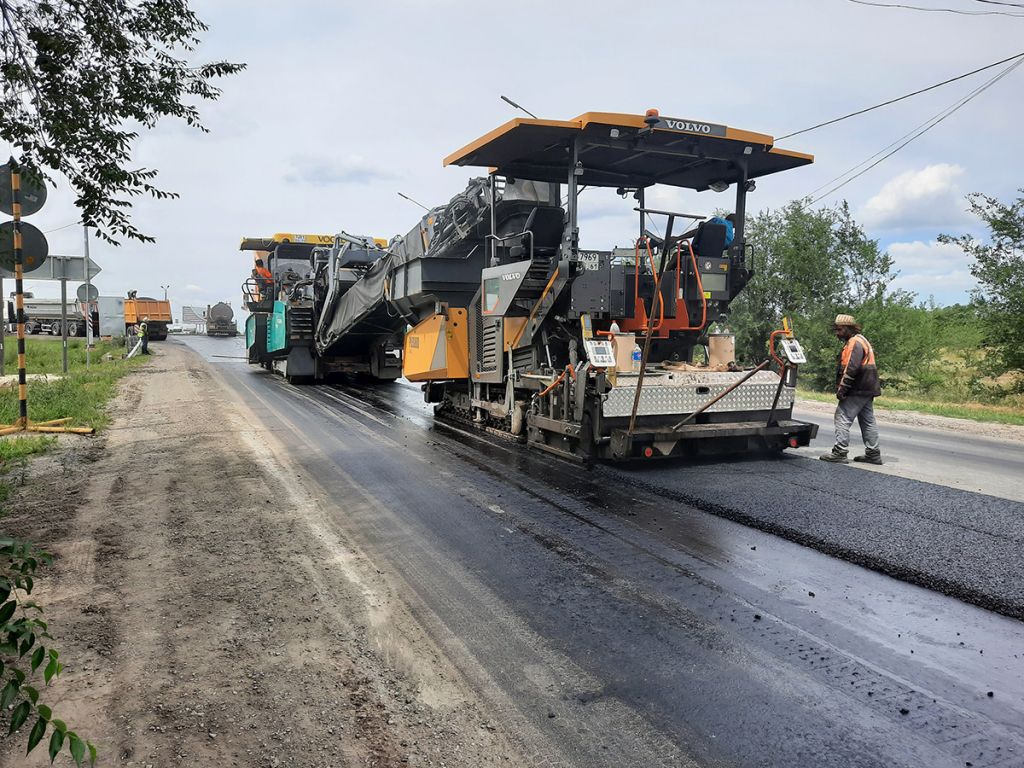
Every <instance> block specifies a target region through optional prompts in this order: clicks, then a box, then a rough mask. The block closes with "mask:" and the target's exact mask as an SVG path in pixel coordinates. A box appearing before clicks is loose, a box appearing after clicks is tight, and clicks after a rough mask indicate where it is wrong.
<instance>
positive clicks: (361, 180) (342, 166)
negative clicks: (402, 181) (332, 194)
mask: <svg viewBox="0 0 1024 768" xmlns="http://www.w3.org/2000/svg"><path fill="white" fill-rule="evenodd" d="M395 178H397V177H396V176H395V175H394V174H392V173H390V172H388V171H387V170H385V169H384V168H382V167H380V166H378V165H375V164H374V163H371V162H370V161H368V160H367V159H366V158H365V157H362V156H361V155H350V156H349V157H347V158H344V159H338V160H335V159H331V158H329V157H326V156H312V155H296V156H295V157H293V158H292V160H291V168H290V170H289V171H288V172H287V173H285V176H284V180H285V181H288V182H292V183H300V184H312V185H313V186H314V187H326V186H332V185H336V184H369V183H370V182H372V181H390V180H393V179H395Z"/></svg>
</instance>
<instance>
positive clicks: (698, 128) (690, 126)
mask: <svg viewBox="0 0 1024 768" xmlns="http://www.w3.org/2000/svg"><path fill="white" fill-rule="evenodd" d="M665 125H667V126H668V127H669V128H671V129H672V130H673V131H689V132H690V133H705V134H710V133H711V126H710V125H708V124H707V123H691V122H689V121H688V120H673V119H672V118H670V117H667V118H665Z"/></svg>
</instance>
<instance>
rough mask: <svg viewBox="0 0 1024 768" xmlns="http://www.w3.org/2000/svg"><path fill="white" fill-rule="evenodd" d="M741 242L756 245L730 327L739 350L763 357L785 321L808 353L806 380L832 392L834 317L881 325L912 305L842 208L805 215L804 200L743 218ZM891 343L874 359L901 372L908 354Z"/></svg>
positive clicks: (885, 257)
mask: <svg viewBox="0 0 1024 768" xmlns="http://www.w3.org/2000/svg"><path fill="white" fill-rule="evenodd" d="M745 239H746V241H747V242H749V243H752V244H753V247H754V254H755V256H754V268H755V274H754V277H753V279H752V280H751V282H750V283H749V285H747V287H746V288H745V289H744V291H743V293H741V294H740V296H739V297H738V298H737V300H736V301H735V302H733V305H732V308H731V313H730V317H729V321H728V325H729V326H730V328H731V329H732V330H734V331H735V332H736V336H737V339H736V341H737V352H738V353H739V354H740V356H741V357H743V358H744V359H746V360H748V361H753V360H761V359H763V358H764V356H765V355H766V354H767V348H766V346H765V345H766V342H767V340H768V335H769V334H770V333H771V331H772V330H773V329H775V328H778V327H779V323H780V321H781V318H782V316H783V315H787V316H789V317H792V318H793V321H794V324H795V327H796V332H797V336H798V337H799V338H800V341H801V343H802V344H803V346H804V348H805V350H806V352H807V357H808V361H809V362H808V364H807V365H805V366H802V368H801V371H802V373H803V375H804V376H805V379H809V380H810V381H811V382H812V383H813V384H815V385H816V386H818V387H821V388H830V387H831V386H832V385H833V384H834V381H833V373H834V368H833V361H834V359H835V355H836V351H837V350H836V341H835V338H834V337H833V335H832V332H831V330H832V321H833V320H834V318H835V315H836V314H838V313H839V312H853V314H855V315H856V314H858V313H860V314H862V315H864V316H865V319H867V317H866V315H871V317H872V319H880V316H881V315H884V314H885V313H894V312H898V311H901V310H902V309H905V308H908V307H910V306H912V304H913V300H914V297H913V295H912V294H908V293H906V292H902V291H894V290H892V288H891V284H892V281H893V280H894V279H895V277H896V276H897V273H896V272H895V271H894V264H893V260H892V258H891V257H890V256H889V254H888V253H885V252H884V251H881V250H880V249H879V247H878V241H877V240H872V239H870V238H868V237H867V236H866V235H865V233H864V230H863V229H862V228H861V227H860V225H858V224H857V223H856V221H854V219H853V216H852V215H851V214H850V209H849V207H848V206H847V204H846V203H845V202H844V203H842V204H840V205H838V206H836V207H834V208H819V209H811V208H810V207H809V206H808V205H807V203H806V201H794V202H792V203H789V204H788V205H786V206H785V207H783V208H782V209H779V210H774V211H773V210H766V211H762V212H760V213H759V214H758V215H757V216H755V217H753V218H751V219H750V220H748V222H747V227H746V233H745ZM885 325H886V327H890V328H891V327H893V326H892V324H891V323H885ZM915 336H917V334H915ZM891 341H892V343H890V340H889V339H888V338H887V337H885V335H884V334H883V338H882V341H881V343H878V342H876V348H877V349H878V351H879V353H880V356H881V353H882V352H883V351H884V352H886V355H887V356H888V354H889V353H890V352H891V353H892V357H890V358H889V359H890V365H891V369H892V370H902V366H903V365H905V364H908V363H910V362H912V361H913V360H912V356H911V355H909V354H907V355H904V354H902V347H901V345H900V344H898V343H896V341H897V339H895V338H894V339H892V340H891ZM900 341H902V339H900ZM919 353H920V348H919V347H915V354H919ZM883 359H884V358H883Z"/></svg>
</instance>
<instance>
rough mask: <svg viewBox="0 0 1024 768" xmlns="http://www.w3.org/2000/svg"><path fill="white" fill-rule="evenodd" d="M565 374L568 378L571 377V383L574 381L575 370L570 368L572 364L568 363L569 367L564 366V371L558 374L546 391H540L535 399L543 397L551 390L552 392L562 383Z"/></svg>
mask: <svg viewBox="0 0 1024 768" xmlns="http://www.w3.org/2000/svg"><path fill="white" fill-rule="evenodd" d="M567 373H568V374H569V375H570V376H572V380H573V381H576V369H575V368H573V367H572V363H570V364H569V365H567V366H565V370H564V371H562V372H561V373H560V374H558V378H557V379H555V380H554V381H552V382H551V384H549V385H548V387H547V389H544V390H542V391H541V392H540V393H539V394H538V395H537V397H544V396H545V395H546V394H548V393H549V392H550V391H551V390H553V389H554V388H555V387H557V386H558V385H559V384H561V383H562V382H563V381H565V374H567Z"/></svg>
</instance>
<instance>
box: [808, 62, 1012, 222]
mask: <svg viewBox="0 0 1024 768" xmlns="http://www.w3.org/2000/svg"><path fill="white" fill-rule="evenodd" d="M1021 64H1024V59H1019V60H1018V61H1015V62H1014V63H1013V64H1011V65H1010V66H1008V67H1007V68H1006V69H1004V70H1003V71H1002V72H1000V73H999V74H997V75H996V76H995V77H992V78H991V79H989V80H988V81H986V82H985V83H983V84H982V85H980V86H978V87H977V88H975V89H974V90H973V91H971V92H970V93H969V94H967V96H965V97H964V98H962V99H960V100H959V101H958V102H956V103H955V104H953V105H952V106H950V107H948V108H947V109H944V110H943V111H942V112H940V113H938V115H936V116H934V117H932V118H930V119H929V120H927V121H925V122H924V123H922V124H921V125H920V126H918V128H915V129H914V130H913V131H911V133H910V134H906V135H905V136H904V137H903V139H905V140H902V139H897V140H896V142H893V144H897V142H899V143H898V144H897V145H896V147H895V148H894V149H892V151H890V152H886V154H884V155H882V156H881V157H878V155H879V154H881V153H882V152H885V150H886V149H888V148H889V147H892V146H893V144H890V145H889V147H886V148H885V149H882V150H880V151H879V152H876V153H875V154H874V155H872V156H871V157H869V158H868V160H865V161H864V162H862V163H859V164H858V165H855V166H853V168H851V169H850V170H848V171H846V173H843V174H841V175H839V176H837V177H836V178H835V179H833V180H832V181H837V180H838V179H842V178H843V177H844V176H848V175H849V174H850V173H852V172H853V171H855V170H857V169H858V168H860V167H861V166H863V165H864V163H866V162H868V161H870V160H872V159H873V158H876V157H878V159H877V160H875V162H873V163H871V164H870V165H868V166H867V167H866V168H864V169H863V170H861V171H859V172H858V173H855V174H854V175H852V176H849V178H846V179H845V180H844V181H842V182H840V183H839V184H837V185H836V186H834V187H832V188H831V189H829V190H828V191H827V192H825V193H824V194H821V195H818V197H816V198H814V199H813V200H811V202H810V204H811V205H814V204H815V203H817V202H820V201H821V200H824V199H825V198H826V197H828V196H829V195H831V194H833V193H834V192H837V191H838V190H840V189H842V188H843V187H845V186H846V185H847V184H849V183H850V182H851V181H853V180H854V179H857V178H859V177H861V176H863V175H864V174H865V173H867V172H868V171H870V170H871V169H872V168H874V167H876V166H877V165H879V164H880V163H882V162H884V161H885V160H888V159H889V158H890V157H892V156H893V155H895V154H896V153H897V152H899V151H900V150H901V149H903V148H904V147H905V146H907V145H908V144H910V143H911V142H912V141H914V140H916V139H918V138H920V137H921V136H923V135H924V134H926V133H927V132H928V131H930V130H931V129H932V128H934V127H935V126H937V125H938V124H939V123H941V122H942V121H943V120H945V119H946V118H947V117H949V116H950V115H952V114H953V113H955V112H956V111H958V110H959V109H960V108H961V107H963V106H965V105H966V104H967V103H968V102H970V101H972V100H973V99H975V98H976V97H977V96H980V95H981V94H982V93H983V92H984V91H986V90H988V89H989V88H991V87H992V86H993V85H995V84H996V83H997V82H999V81H1000V80H1002V79H1003V78H1004V77H1006V76H1007V75H1008V74H1010V73H1011V72H1012V71H1013V70H1014V69H1016V68H1017V67H1019V66H1020V65H1021ZM831 183H832V182H831V181H830V182H828V184H831ZM823 186H828V185H827V184H826V185H823ZM818 189H821V187H818ZM817 191H818V190H814V192H817ZM814 192H812V193H811V194H812V195H813V194H814ZM809 196H810V195H808V197H809Z"/></svg>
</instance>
